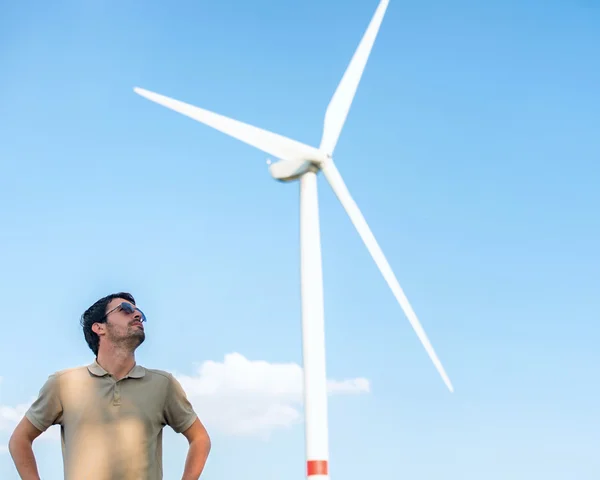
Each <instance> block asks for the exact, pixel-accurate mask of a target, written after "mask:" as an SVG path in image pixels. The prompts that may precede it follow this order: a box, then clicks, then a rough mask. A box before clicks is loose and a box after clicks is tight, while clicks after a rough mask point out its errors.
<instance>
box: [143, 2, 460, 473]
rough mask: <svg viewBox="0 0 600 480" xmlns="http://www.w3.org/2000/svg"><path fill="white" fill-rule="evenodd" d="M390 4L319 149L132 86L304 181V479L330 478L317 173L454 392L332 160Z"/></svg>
mask: <svg viewBox="0 0 600 480" xmlns="http://www.w3.org/2000/svg"><path fill="white" fill-rule="evenodd" d="M388 3H389V0H381V1H380V3H379V6H378V7H377V10H376V11H375V14H374V15H373V18H372V19H371V22H370V24H369V26H368V27H367V30H366V32H365V34H364V36H363V38H362V40H361V42H360V44H359V46H358V48H357V50H356V52H355V53H354V56H353V57H352V60H351V61H350V64H349V65H348V67H347V69H346V72H345V73H344V76H343V77H342V80H341V82H340V84H339V85H338V88H337V89H336V91H335V93H334V95H333V97H332V99H331V101H330V103H329V106H328V107H327V111H326V113H325V121H324V128H323V135H322V138H321V144H320V146H319V148H314V147H311V146H309V145H305V144H303V143H300V142H297V141H295V140H292V139H289V138H286V137H283V136H281V135H278V134H276V133H272V132H269V131H266V130H263V129H261V128H258V127H254V126H252V125H248V124H246V123H243V122H240V121H238V120H234V119H231V118H228V117H224V116H222V115H219V114H217V113H214V112H210V111H208V110H204V109H202V108H198V107H195V106H192V105H189V104H187V103H183V102H180V101H178V100H174V99H172V98H169V97H165V96H163V95H159V94H157V93H153V92H150V91H148V90H144V89H141V88H138V87H136V88H134V91H135V92H136V93H138V94H139V95H141V96H143V97H145V98H147V99H149V100H151V101H153V102H156V103H158V104H160V105H163V106H164V107H167V108H169V109H171V110H174V111H176V112H178V113H181V114H183V115H186V116H188V117H190V118H192V119H194V120H197V121H199V122H201V123H204V124H205V125H208V126H210V127H212V128H214V129H216V130H219V131H221V132H223V133H225V134H228V135H230V136H232V137H234V138H236V139H238V140H240V141H242V142H245V143H247V144H248V145H251V146H253V147H255V148H257V149H259V150H261V151H263V152H265V153H268V154H270V155H272V156H273V157H275V158H277V159H278V160H277V161H276V162H275V163H272V164H270V165H269V171H270V173H271V175H272V176H273V177H274V178H275V179H276V180H279V181H282V182H291V181H294V180H299V182H300V262H301V297H302V352H303V364H304V409H305V442H306V445H305V448H306V461H307V466H306V476H307V477H308V478H310V479H311V480H328V479H329V467H328V461H329V440H328V436H329V433H328V423H327V422H328V420H327V416H328V415H327V376H326V362H325V326H324V311H323V278H322V263H321V238H320V236H321V234H320V229H319V204H318V196H317V174H318V173H319V172H321V173H322V174H323V176H324V177H325V178H326V179H327V182H328V183H329V185H330V186H331V188H332V189H333V191H334V193H335V195H336V196H337V198H338V199H339V201H340V203H341V204H342V206H343V207H344V209H345V210H346V212H347V214H348V216H349V217H350V219H351V221H352V223H353V224H354V227H355V228H356V230H357V231H358V234H359V235H360V237H361V238H362V240H363V242H364V244H365V246H366V247H367V249H368V251H369V253H370V254H371V256H372V257H373V260H374V261H375V263H376V264H377V266H378V267H379V270H380V271H381V274H382V275H383V277H384V278H385V280H386V281H387V283H388V285H389V287H390V289H391V290H392V293H393V294H394V296H395V297H396V299H397V300H398V303H399V304H400V306H401V307H402V309H403V311H404V313H405V315H406V317H407V318H408V321H409V322H410V324H411V325H412V327H413V329H414V330H415V332H416V334H417V336H418V338H419V340H420V341H421V343H422V344H423V346H424V347H425V350H426V351H427V354H428V355H429V357H430V358H431V360H432V362H433V364H434V365H435V368H436V369H437V371H438V372H439V374H440V375H441V377H442V379H443V381H444V383H445V384H446V386H447V387H448V389H449V390H450V391H451V392H452V391H453V387H452V384H451V382H450V379H449V378H448V375H447V374H446V372H445V370H444V367H443V366H442V363H441V362H440V360H439V358H438V356H437V355H436V353H435V351H434V349H433V347H432V346H431V343H430V342H429V339H428V338H427V335H426V334H425V331H424V330H423V327H422V326H421V324H420V322H419V320H418V318H417V316H416V314H415V312H414V311H413V309H412V307H411V305H410V303H409V302H408V299H407V298H406V296H405V294H404V292H403V291H402V288H401V287H400V284H399V283H398V280H397V279H396V277H395V275H394V273H393V271H392V269H391V267H390V265H389V263H388V261H387V260H386V258H385V256H384V255H383V252H382V251H381V248H380V247H379V244H378V243H377V240H375V237H374V236H373V233H372V232H371V229H370V228H369V226H368V225H367V222H366V221H365V219H364V217H363V215H362V213H361V212H360V210H359V209H358V206H357V205H356V203H355V202H354V200H353V199H352V197H351V195H350V192H349V191H348V188H347V187H346V184H345V183H344V180H343V179H342V176H341V175H340V172H339V171H338V169H337V167H336V165H335V163H334V162H333V158H332V157H333V152H334V150H335V146H336V144H337V141H338V138H339V136H340V133H341V131H342V128H343V126H344V123H345V121H346V117H347V115H348V111H349V110H350V106H351V104H352V101H353V99H354V95H355V93H356V89H357V87H358V84H359V82H360V79H361V77H362V73H363V70H364V68H365V65H366V63H367V60H368V58H369V55H370V53H371V49H372V47H373V44H374V42H375V38H376V36H377V33H378V31H379V27H380V26H381V22H382V20H383V16H384V14H385V12H386V9H387V7H388Z"/></svg>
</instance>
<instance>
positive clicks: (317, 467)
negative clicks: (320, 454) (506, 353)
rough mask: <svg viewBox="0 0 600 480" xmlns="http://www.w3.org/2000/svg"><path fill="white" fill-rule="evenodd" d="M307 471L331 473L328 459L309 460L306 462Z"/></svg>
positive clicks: (315, 473)
mask: <svg viewBox="0 0 600 480" xmlns="http://www.w3.org/2000/svg"><path fill="white" fill-rule="evenodd" d="M306 473H307V475H308V476H309V477H310V476H312V475H329V466H328V465H327V460H309V461H308V462H306Z"/></svg>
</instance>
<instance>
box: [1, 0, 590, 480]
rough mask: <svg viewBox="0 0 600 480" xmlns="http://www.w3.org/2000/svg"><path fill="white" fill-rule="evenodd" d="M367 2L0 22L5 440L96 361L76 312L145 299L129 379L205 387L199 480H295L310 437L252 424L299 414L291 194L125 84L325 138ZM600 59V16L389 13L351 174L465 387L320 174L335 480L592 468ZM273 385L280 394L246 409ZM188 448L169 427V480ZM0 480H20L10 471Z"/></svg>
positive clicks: (167, 7) (529, 9) (535, 474)
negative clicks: (204, 456) (69, 374)
mask: <svg viewBox="0 0 600 480" xmlns="http://www.w3.org/2000/svg"><path fill="white" fill-rule="evenodd" d="M376 4H377V2H376V1H375V0H373V1H366V0H365V1H350V2H342V1H341V0H332V1H329V2H318V1H316V0H308V1H305V2H302V4H300V3H298V4H294V2H267V1H264V0H258V1H253V2H244V1H241V0H233V1H230V2H192V1H179V2H174V3H172V2H141V1H139V0H132V1H127V2H122V1H120V2H117V1H112V0H111V1H104V0H98V1H77V2H76V1H73V0H69V1H65V0H62V1H61V0H58V1H57V2H53V3H52V6H50V5H49V4H47V3H44V2H27V3H25V2H21V3H19V4H18V5H17V3H15V2H13V3H12V4H11V5H10V6H4V7H3V8H2V10H3V11H2V14H1V15H0V71H1V72H2V74H1V75H0V204H1V205H3V208H2V209H0V225H1V229H0V292H1V295H2V298H1V300H0V301H1V303H2V326H3V335H2V336H0V376H1V377H2V381H1V383H0V413H1V415H0V445H6V442H7V439H8V436H9V434H10V430H11V428H12V426H13V422H14V418H15V414H16V413H17V414H18V412H19V407H18V406H19V405H23V404H25V405H26V404H27V402H29V401H30V400H31V399H32V398H33V397H34V396H35V395H36V394H37V392H38V390H39V387H40V386H41V385H42V383H43V382H44V381H45V379H46V377H47V375H49V374H50V373H52V372H53V371H56V370H59V369H63V368H67V367H71V366H75V365H82V364H85V363H88V362H89V361H91V359H92V357H91V352H90V351H89V349H88V348H87V345H86V344H85V342H84V340H83V336H82V334H81V331H80V329H79V325H78V318H79V315H80V314H81V313H82V312H83V310H85V308H87V307H88V306H89V305H90V304H91V303H92V302H93V301H95V300H96V299H97V298H99V297H101V296H103V295H105V294H107V293H110V292H113V291H119V290H128V291H131V292H132V293H133V294H134V295H135V296H136V298H137V300H138V304H139V305H140V306H141V307H142V308H143V309H144V311H145V312H146V313H147V315H148V318H149V322H148V326H147V327H148V328H147V331H148V339H147V341H146V343H145V344H144V345H143V346H142V347H141V348H140V350H139V352H138V361H139V362H140V363H141V364H143V365H145V366H148V367H153V368H161V369H165V370H169V371H173V372H174V373H177V374H178V375H179V376H182V377H181V378H184V377H183V376H187V377H185V378H186V382H187V383H186V385H187V386H188V388H189V389H190V390H192V389H195V390H194V392H195V393H194V395H193V397H192V398H193V402H194V405H196V407H197V409H198V411H199V413H200V414H201V416H202V417H203V419H205V421H206V423H207V425H208V427H209V430H210V432H211V435H212V438H213V452H212V454H211V458H210V460H209V463H208V465H207V469H206V477H207V478H213V479H218V478H241V477H243V478H245V479H247V480H258V479H260V480H264V479H265V478H269V479H271V478H272V479H276V478H277V479H281V478H286V479H298V480H299V479H301V478H303V472H304V446H303V429H302V424H301V423H298V422H297V420H298V419H296V421H293V420H294V419H293V418H291V419H290V418H283V419H282V418H279V417H276V418H274V419H271V420H272V421H271V423H269V422H267V424H266V425H262V426H261V425H260V418H259V419H255V418H253V419H251V420H253V421H255V423H254V424H253V425H254V426H255V427H256V428H254V430H253V429H252V428H250V429H249V430H248V431H240V428H238V427H239V426H240V419H245V418H246V415H250V414H249V413H248V412H249V411H251V412H256V411H260V412H263V413H264V412H271V411H273V409H275V411H276V410H277V407H289V408H292V409H293V410H291V411H292V412H294V411H295V412H299V413H301V405H300V404H298V403H297V400H298V392H297V391H296V390H297V383H294V382H295V380H294V379H297V378H299V377H297V376H296V377H294V375H297V373H298V370H297V369H295V368H294V365H293V364H300V362H301V344H300V336H299V335H300V310H299V301H300V299H299V264H298V186H297V185H296V184H288V185H284V184H280V183H277V182H275V181H274V180H273V179H272V178H270V176H269V174H268V171H267V166H266V164H265V160H266V157H267V156H266V155H264V154H262V153H261V152H260V151H258V150H254V149H252V148H251V147H247V146H245V145H243V144H241V143H239V142H237V141H234V140H231V139H230V138H228V137H226V136H225V135H222V134H220V133H218V132H215V131H213V130H211V129H209V128H207V127H204V126H202V125H200V124H198V123H196V122H193V121H192V120H189V119H187V118H185V117H183V116H180V115H177V114H175V113H172V112H170V111H168V110H166V109H164V108H162V107H159V106H157V105H155V104H152V103H151V102H148V101H147V100H145V99H143V98H141V97H139V96H137V95H135V94H134V93H133V91H132V89H133V87H134V86H141V87H143V88H147V89H149V90H154V91H157V92H160V93H162V94H165V95H169V96H173V97H175V98H178V99H180V100H183V101H186V102H190V103H193V104H196V105H198V106H202V107H204V108H208V109H211V110H215V111H218V112H220V113H223V114H225V115H230V116H233V117H235V118H238V119H240V120H243V121H246V122H249V123H252V124H255V125H257V126H260V127H263V128H267V129H270V130H273V131H276V132H278V133H281V134H284V135H287V136H291V137H293V138H295V139H298V140H300V141H303V142H306V143H309V144H313V145H318V142H319V139H320V134H321V128H322V119H323V115H324V113H325V108H326V106H327V103H328V102H329V99H330V97H331V95H332V93H333V91H334V89H335V87H336V85H337V83H338V81H339V79H340V78H341V75H342V73H343V71H344V69H345V68H346V65H347V62H348V61H349V59H350V57H351V55H352V53H353V51H354V48H355V47H356V45H357V43H358V41H359V39H360V37H361V35H362V33H363V32H364V29H365V28H366V26H367V24H368V21H369V20H370V17H371V15H372V14H373V12H374V10H375V8H376ZM599 44H600V6H599V5H598V4H597V2H595V1H594V0H575V1H570V2H567V1H564V0H560V1H558V0H549V1H546V2H540V1H534V0H530V1H526V2H516V1H512V0H510V1H508V0H507V1H502V2H499V1H497V2H473V1H470V2H467V1H463V0H457V1H453V2H445V1H441V0H427V1H423V2H418V3H417V2H402V1H399V0H392V1H391V2H390V6H389V8H388V11H387V15H386V18H385V19H384V21H383V25H382V27H381V31H380V34H379V37H378V40H377V42H376V43H375V46H374V49H373V52H372V55H371V58H370V60H369V64H368V65H367V69H366V71H365V74H364V76H363V79H362V82H361V85H360V87H359V89H358V92H357V96H356V99H355V102H354V104H353V107H352V109H351V111H350V114H349V117H348V121H347V123H346V126H345V128H344V130H343V132H342V136H341V138H340V141H339V144H338V146H337V149H336V159H337V164H338V167H339V169H340V171H341V173H342V175H344V178H345V180H346V182H347V185H348V187H349V189H350V191H351V192H352V194H353V195H354V198H355V200H356V201H357V203H358V204H359V206H360V207H361V209H362V211H363V213H364V215H365V217H366V219H367V221H368V222H369V224H370V225H371V227H372V229H373V231H374V233H375V235H376V237H377V238H378V240H379V242H380V244H381V246H382V248H383V250H384V252H385V253H386V255H387V257H388V260H389V261H390V264H391V265H392V267H393V268H394V270H395V272H396V274H397V276H398V278H399V281H400V283H401V285H402V286H403V288H404V289H405V291H406V293H407V295H408V297H409V299H410V300H411V302H412V304H413V306H414V308H415V310H416V312H417V314H418V315H419V317H420V319H421V320H422V323H423V325H424V327H425V330H426V331H427V333H428V334H429V337H430V339H431V341H432V343H433V345H434V348H435V349H436V350H437V352H438V354H439V356H440V358H441V360H442V362H443V363H444V365H445V367H446V369H447V371H448V374H449V375H450V378H451V379H452V381H453V383H454V386H455V389H456V391H455V393H454V394H450V393H448V391H447V390H446V389H445V387H444V385H443V383H442V381H441V379H440V378H439V376H438V375H437V373H436V372H435V370H434V368H433V366H432V365H431V363H430V361H429V359H428V358H427V356H426V354H425V352H424V351H423V349H422V347H421V345H420V344H419V343H418V340H417V339H416V336H415V335H414V333H413V331H412V329H411V328H410V326H409V324H408V322H407V321H406V319H405V317H404V315H403V314H402V311H401V309H400V307H399V306H398V305H397V304H396V302H395V299H394V298H393V296H392V294H391V292H390V291H389V289H388V288H387V286H386V284H385V282H384V280H383V278H382V277H381V275H380V274H379V272H378V271H377V269H376V267H375V265H374V263H373V262H372V260H371V258H370V256H369V255H368V253H367V252H366V250H365V248H364V246H363V244H362V242H361V241H360V238H359V237H358V235H357V234H356V232H355V231H354V230H353V227H352V225H351V223H350V221H349V220H348V218H347V217H346V216H345V213H344V212H343V210H342V208H341V206H340V205H339V204H338V203H337V200H336V199H335V197H334V196H333V194H332V193H331V192H330V190H328V188H327V185H326V184H325V182H323V181H322V179H321V182H320V187H321V189H320V200H321V208H322V210H321V222H322V234H323V255H324V282H325V302H326V303H325V309H326V328H327V332H326V333H327V347H328V351H327V357H328V375H329V377H330V378H331V379H332V380H337V381H340V382H344V381H348V382H347V383H341V384H340V385H342V387H341V390H342V392H341V393H346V394H345V395H343V394H339V395H332V396H331V398H330V445H331V467H330V470H331V476H332V478H337V479H345V480H358V479H363V478H369V477H379V478H401V477H402V478H404V477H406V478H411V479H413V480H417V479H423V480H424V479H431V478H445V479H448V480H459V479H460V480H480V479H482V478H486V479H487V480H500V479H502V480H504V479H507V478H510V479H511V480H521V479H523V480H524V479H528V480H529V479H531V478H544V479H546V480H563V479H564V480H572V479H574V478H576V479H577V480H588V479H597V478H598V475H600V457H598V455H597V450H598V445H599V442H600V436H599V434H598V432H599V431H600V407H599V406H598V402H597V398H598V396H599V395H600V388H599V387H598V382H597V381H595V379H596V378H597V365H598V362H599V361H600V354H599V353H598V349H597V344H598V341H599V340H600V326H599V322H598V311H599V308H600V300H599V297H598V295H597V292H598V291H599V288H600V280H599V277H598V274H597V272H598V271H599V270H600V256H599V255H598V244H599V241H600V220H599V218H600V217H599V216H598V213H597V211H598V205H599V204H600V193H599V190H598V188H597V185H598V181H599V180H600V167H599V166H598V165H599V163H598V159H599V158H600V137H599V136H598V124H599V121H600V114H599V113H598V112H600V93H599V92H598V85H600V61H599V60H598V55H597V46H598V45H599ZM234 353H235V354H238V355H241V356H236V355H233V356H230V357H226V355H229V354H234ZM236 359H237V362H236ZM244 359H246V360H247V361H248V362H258V361H264V362H268V364H263V366H265V365H266V367H265V368H262V369H261V368H259V367H260V365H257V364H255V363H245V361H244ZM204 362H217V364H210V363H209V364H205V363H204ZM219 363H222V365H220V366H219V365H218V364H219ZM202 364H204V369H202V368H201V367H199V366H200V365H202ZM274 364H283V366H279V367H277V366H276V365H274ZM211 365H212V367H211ZM244 369H245V370H244ZM241 371H245V372H249V373H251V374H252V375H255V377H252V378H255V380H256V381H255V387H252V386H250V387H249V386H248V384H247V383H248V382H243V381H240V378H241V377H240V375H241V373H240V372H241ZM261 372H262V373H261ZM261 375H263V377H261ZM188 377H189V378H188ZM224 378H226V379H227V380H226V381H225V380H223V379H224ZM282 378H283V379H290V378H291V379H292V380H290V389H289V391H288V392H285V393H286V394H285V395H283V396H281V395H280V396H277V395H276V394H275V393H273V392H271V391H270V390H269V389H268V388H266V389H265V388H262V387H261V388H258V387H256V385H267V386H269V385H270V386H273V385H274V384H276V383H277V382H279V381H280V379H282ZM355 378H366V379H368V381H369V385H370V388H369V391H368V392H365V391H354V390H356V389H355V388H353V385H354V384H353V383H352V379H355ZM211 381H220V382H223V385H222V388H221V390H219V392H220V393H218V394H216V395H212V396H211V394H209V393H207V390H206V388H205V387H206V384H207V382H208V383H210V382H211ZM344 385H345V387H344ZM253 388H254V390H253ZM257 388H258V389H257ZM257 392H258V393H259V394H257ZM231 395H234V396H235V398H236V401H233V402H232V401H229V402H225V401H223V399H224V398H228V399H230V398H231ZM252 402H256V403H252ZM251 407H252V408H251ZM292 417H293V416H292ZM278 422H279V423H280V425H281V426H280V427H276V426H274V425H275V424H277V423H278ZM259 427H260V428H259ZM267 434H268V435H267ZM48 437H50V438H47V439H46V440H44V441H40V442H38V444H37V445H36V453H37V455H38V461H39V464H40V469H41V471H42V476H43V478H45V479H47V480H56V479H60V478H62V463H61V458H60V446H59V444H58V442H57V441H56V440H53V439H52V438H51V437H52V435H48ZM185 447H186V444H185V440H184V439H183V437H181V436H176V435H174V434H171V433H167V435H166V438H165V478H177V476H178V475H179V474H180V472H181V471H182V469H183V461H184V457H185V453H186V448H185ZM1 448H2V447H0V449H1ZM0 478H3V479H11V480H12V479H16V478H17V476H16V473H15V471H14V469H13V467H12V462H11V460H10V457H9V455H7V454H6V453H4V454H2V452H1V450H0Z"/></svg>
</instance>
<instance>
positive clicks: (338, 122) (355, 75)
mask: <svg viewBox="0 0 600 480" xmlns="http://www.w3.org/2000/svg"><path fill="white" fill-rule="evenodd" d="M388 4H389V0H381V2H380V3H379V6H378V7H377V10H376V11H375V14H374V15H373V18H372V19H371V23H370V24H369V26H368V27H367V30H366V31H365V34H364V35H363V38H362V40H361V41H360V44H359V45H358V48H357V49H356V52H355V53H354V56H353V57H352V60H351V61H350V63H349V65H348V68H347V69H346V72H345V73H344V76H343V77H342V80H341V81H340V84H339V85H338V87H337V90H336V91H335V93H334V94H333V97H332V98H331V101H330V102H329V106H328V107H327V111H326V112H325V122H324V126H323V137H322V138H321V150H323V151H324V152H326V153H328V154H329V155H333V150H334V149H335V146H336V144H337V141H338V138H339V136H340V133H341V132H342V128H343V127H344V123H345V122H346V117H347V116H348V112H349V111H350V106H351V105H352V101H353V100H354V95H355V93H356V89H357V88H358V84H359V83H360V79H361V77H362V74H363V71H364V69H365V66H366V64H367V60H368V59H369V55H370V53H371V49H372V48H373V44H374V43H375V38H376V37H377V33H378V32H379V27H380V26H381V22H382V21H383V16H384V15H385V11H386V9H387V6H388Z"/></svg>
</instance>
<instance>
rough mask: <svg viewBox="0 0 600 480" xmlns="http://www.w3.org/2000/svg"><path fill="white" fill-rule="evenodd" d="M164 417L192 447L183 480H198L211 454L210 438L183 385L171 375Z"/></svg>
mask: <svg viewBox="0 0 600 480" xmlns="http://www.w3.org/2000/svg"><path fill="white" fill-rule="evenodd" d="M164 415H165V422H166V423H167V425H170V426H171V428H173V430H174V431H175V433H182V434H183V435H185V437H186V438H187V440H188V442H189V445H190V448H189V450H188V455H187V459H186V461H185V469H184V473H183V480H198V478H200V475H201V474H202V471H203V470H204V465H205V464H206V459H207V457H208V453H209V452H210V446H211V445H210V443H211V442H210V438H209V436H208V433H207V432H206V429H205V428H204V425H203V424H202V422H201V421H200V419H199V418H198V416H197V415H196V412H195V411H194V408H193V407H192V404H191V403H190V401H189V400H188V398H187V396H186V394H185V391H184V390H183V388H182V386H181V384H180V383H179V381H177V380H176V379H175V377H174V376H173V375H171V374H169V387H168V393H167V398H166V402H165V411H164Z"/></svg>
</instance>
